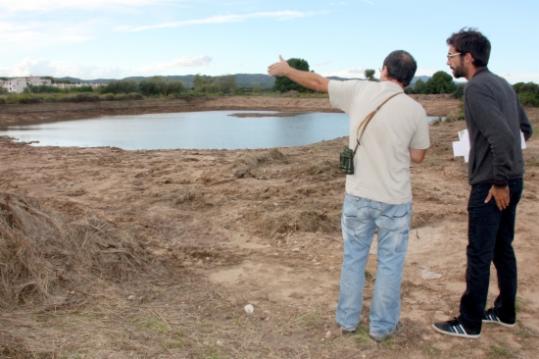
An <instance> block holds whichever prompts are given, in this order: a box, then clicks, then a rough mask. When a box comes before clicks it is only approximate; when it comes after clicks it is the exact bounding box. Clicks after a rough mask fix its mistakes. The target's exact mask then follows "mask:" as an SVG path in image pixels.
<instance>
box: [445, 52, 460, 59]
mask: <svg viewBox="0 0 539 359" xmlns="http://www.w3.org/2000/svg"><path fill="white" fill-rule="evenodd" d="M459 55H462V52H453V53H450V52H449V53H448V54H447V58H448V59H450V58H452V57H455V56H459Z"/></svg>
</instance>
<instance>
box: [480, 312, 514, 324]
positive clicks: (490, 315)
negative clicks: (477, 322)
mask: <svg viewBox="0 0 539 359" xmlns="http://www.w3.org/2000/svg"><path fill="white" fill-rule="evenodd" d="M483 323H495V324H500V325H503V326H504V327H508V328H512V327H514V326H515V324H516V322H512V323H510V322H506V321H503V320H501V319H500V317H498V315H497V314H496V309H494V308H489V309H487V310H486V311H485V314H483Z"/></svg>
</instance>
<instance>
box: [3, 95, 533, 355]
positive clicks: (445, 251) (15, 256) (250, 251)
mask: <svg viewBox="0 0 539 359" xmlns="http://www.w3.org/2000/svg"><path fill="white" fill-rule="evenodd" d="M418 100H419V101H420V102H421V103H422V104H423V105H424V106H425V108H426V109H427V111H428V113H429V114H431V115H436V116H441V115H445V114H447V113H449V112H455V111H458V109H459V106H460V103H459V101H457V100H454V99H451V98H449V97H440V96H421V97H418ZM211 109H253V110H261V109H273V110H281V111H284V112H287V111H289V112H290V111H330V108H329V104H328V101H327V99H325V98H306V99H305V98H284V97H228V98H214V99H196V100H193V99H191V100H186V99H180V100H175V101H134V102H129V103H126V102H110V103H94V104H37V105H17V106H14V105H10V106H5V105H2V106H0V127H1V126H6V125H10V124H11V125H13V124H30V123H37V122H48V121H56V120H64V119H76V118H88V117H92V116H98V115H104V114H122V113H130V114H134V113H152V112H170V111H192V110H211ZM527 110H528V114H529V116H530V119H531V120H532V123H533V125H534V128H535V129H536V130H537V124H538V122H539V109H537V108H529V109H527ZM464 127H465V123H464V122H463V121H456V122H447V123H439V124H434V125H432V126H431V141H432V144H433V145H432V148H431V150H429V152H428V156H427V159H426V160H425V162H424V163H422V164H420V165H414V166H413V168H412V173H413V194H414V216H413V225H412V227H413V229H412V231H411V235H410V242H409V249H408V255H407V260H406V269H405V275H404V282H403V286H402V314H401V317H402V318H401V321H402V328H401V329H400V330H399V332H398V333H397V335H395V336H394V337H393V338H391V339H389V340H387V341H384V342H382V343H376V342H374V341H372V340H371V339H370V338H369V337H368V329H367V328H368V326H367V325H368V322H367V318H368V312H369V306H370V300H371V294H372V287H373V282H374V278H375V276H376V250H375V248H373V249H372V250H371V255H370V258H369V263H368V268H367V273H366V276H367V287H366V290H365V307H364V311H363V315H362V326H361V328H360V330H359V331H358V333H356V334H354V335H349V336H341V335H339V333H338V331H337V327H336V325H335V324H334V312H335V306H336V300H337V294H338V279H339V271H340V265H341V257H342V241H341V235H340V213H341V204H342V199H343V195H344V177H343V175H341V174H340V173H339V171H338V169H337V159H338V153H339V151H340V149H341V146H342V144H343V143H344V139H343V138H341V139H335V140H331V141H324V142H320V143H316V144H313V145H308V146H302V147H293V148H292V147H290V148H279V149H262V150H241V151H236V150H234V151H228V150H156V151H124V150H121V149H118V148H59V147H32V146H30V145H27V144H19V143H14V142H11V141H10V140H9V139H5V138H4V139H0V274H1V275H0V358H207V359H210V358H211V359H220V358H537V357H539V316H538V315H537V314H538V312H539V290H538V289H537V288H536V287H535V285H536V284H537V283H538V281H539V269H538V267H537V263H538V261H539V249H538V248H537V246H536V242H537V240H538V233H539V222H538V221H537V212H538V210H539V208H538V206H539V202H538V196H539V181H538V180H537V178H538V176H539V141H538V140H537V135H536V136H535V137H533V138H532V140H531V141H530V142H529V143H528V148H527V149H526V150H525V151H524V155H525V159H526V166H527V168H526V171H527V172H526V178H525V180H526V182H525V192H524V195H523V198H522V202H521V204H520V205H519V212H518V218H517V227H516V239H515V249H516V252H517V258H518V264H519V292H518V303H517V305H518V323H517V326H516V327H515V328H512V329H508V328H503V327H497V326H484V328H483V331H482V333H481V338H480V339H479V340H466V339H457V338H450V337H445V336H441V335H439V334H437V333H435V332H434V331H433V330H432V329H431V327H430V326H431V323H432V322H433V321H435V320H443V319H446V318H449V317H451V316H454V315H456V314H457V310H458V305H459V299H460V296H461V294H462V292H463V290H464V270H465V261H466V258H465V249H466V241H467V240H466V231H467V213H466V200H467V196H468V191H469V187H468V185H467V179H466V165H465V164H464V162H463V160H462V158H457V159H454V158H453V157H452V153H451V142H452V141H455V140H456V139H457V135H456V134H457V131H458V130H460V129H463V128H464ZM491 273H492V275H491V286H490V295H489V302H492V300H493V299H494V296H495V295H496V290H497V286H496V281H495V278H496V275H495V270H494V268H492V272H491ZM247 304H252V305H253V307H254V312H253V313H251V314H248V313H246V311H245V310H244V307H245V305H247Z"/></svg>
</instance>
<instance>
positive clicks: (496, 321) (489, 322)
mask: <svg viewBox="0 0 539 359" xmlns="http://www.w3.org/2000/svg"><path fill="white" fill-rule="evenodd" d="M482 322H483V323H488V324H498V325H501V326H503V327H506V328H513V327H514V326H515V325H517V323H513V324H509V323H504V322H500V321H499V320H487V319H483V320H482Z"/></svg>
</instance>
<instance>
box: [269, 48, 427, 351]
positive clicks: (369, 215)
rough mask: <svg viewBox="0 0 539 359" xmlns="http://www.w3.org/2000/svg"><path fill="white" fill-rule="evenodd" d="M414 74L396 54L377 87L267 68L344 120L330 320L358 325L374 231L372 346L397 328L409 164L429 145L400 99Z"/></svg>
mask: <svg viewBox="0 0 539 359" xmlns="http://www.w3.org/2000/svg"><path fill="white" fill-rule="evenodd" d="M416 68H417V65H416V62H415V60H414V58H413V57H412V56H411V55H410V54H409V53H408V52H406V51H402V50H397V51H393V52H391V53H390V54H389V55H388V56H387V57H386V58H385V60H384V63H383V68H382V71H381V74H380V79H381V81H380V82H371V81H361V80H351V81H336V80H329V79H327V78H325V77H323V76H320V75H318V74H316V73H314V72H307V71H300V70H297V69H294V68H292V67H290V66H289V65H288V63H287V62H286V61H285V60H283V59H282V58H280V61H279V62H276V63H275V64H273V65H271V66H269V68H268V73H269V74H270V75H272V76H286V77H288V78H289V79H290V80H292V81H294V82H296V83H298V84H300V85H302V86H304V87H306V88H309V89H312V90H315V91H320V92H329V99H330V102H331V105H332V106H333V107H335V108H338V109H340V110H342V111H344V112H345V113H346V114H347V115H348V116H349V119H350V120H349V126H350V127H349V147H350V148H352V149H353V148H355V147H356V144H357V143H358V142H359V145H358V146H357V151H356V152H355V154H354V157H353V162H354V168H355V169H356V170H355V172H354V173H353V174H349V175H347V176H346V193H345V198H344V204H343V213H342V221H341V226H342V233H343V240H344V245H343V251H344V254H343V265H342V270H341V279H340V294H339V302H338V305H337V313H336V320H337V323H338V324H339V326H340V327H341V330H342V331H343V332H345V333H347V332H354V331H355V330H356V329H357V327H358V325H359V322H360V316H361V308H362V304H363V287H364V283H365V266H366V264H367V259H368V255H369V249H370V246H371V242H372V239H373V235H374V233H375V232H377V233H378V253H377V269H376V283H375V288H374V293H373V296H372V298H373V299H372V303H371V310H370V317H369V319H370V323H369V334H370V336H371V337H372V338H373V339H374V340H377V341H381V340H383V339H385V338H387V337H388V336H390V335H392V334H393V333H394V332H395V330H396V329H397V325H398V323H399V319H400V287H401V281H402V272H403V268H404V259H405V255H406V250H407V247H408V233H409V229H410V219H411V214H412V189H411V182H410V161H413V162H416V163H419V162H421V161H423V159H424V157H425V153H426V150H427V148H428V147H429V146H430V141H429V129H428V123H427V118H426V113H425V110H424V109H423V108H422V107H421V105H420V104H418V103H417V102H416V101H414V100H413V99H412V98H410V97H409V96H407V95H406V94H404V92H403V89H404V88H405V87H406V86H408V84H409V83H410V81H411V80H412V78H413V76H414V74H415V71H416ZM379 106H381V107H380V108H379V109H378V111H376V110H377V108H378V107H379ZM373 111H376V113H375V115H374V117H372V119H371V121H370V122H369V123H368V126H367V127H366V128H365V131H364V132H363V133H361V131H358V129H359V128H360V127H359V126H360V124H361V123H362V122H363V121H364V120H365V119H366V118H367V116H368V115H369V114H370V113H371V112H373ZM358 137H359V138H358Z"/></svg>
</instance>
